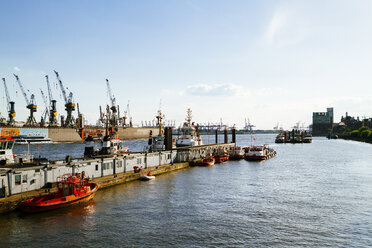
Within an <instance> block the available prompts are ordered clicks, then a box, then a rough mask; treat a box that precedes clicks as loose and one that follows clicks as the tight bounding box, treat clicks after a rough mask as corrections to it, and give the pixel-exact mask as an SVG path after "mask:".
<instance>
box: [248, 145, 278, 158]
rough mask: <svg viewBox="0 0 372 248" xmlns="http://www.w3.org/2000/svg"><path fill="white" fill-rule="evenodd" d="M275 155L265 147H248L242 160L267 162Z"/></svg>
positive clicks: (272, 150) (270, 149)
mask: <svg viewBox="0 0 372 248" xmlns="http://www.w3.org/2000/svg"><path fill="white" fill-rule="evenodd" d="M275 155H276V151H274V149H272V148H269V147H268V146H267V145H263V146H249V147H245V155H244V158H245V159H246V160H267V159H269V158H272V157H274V156H275Z"/></svg>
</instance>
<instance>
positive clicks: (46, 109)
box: [40, 89, 49, 125]
mask: <svg viewBox="0 0 372 248" xmlns="http://www.w3.org/2000/svg"><path fill="white" fill-rule="evenodd" d="M40 92H41V96H42V98H43V101H44V104H45V110H44V111H43V113H42V114H41V121H40V122H41V124H42V125H44V124H45V122H46V120H47V118H48V116H49V108H48V100H47V98H46V97H45V95H44V92H43V90H42V89H40Z"/></svg>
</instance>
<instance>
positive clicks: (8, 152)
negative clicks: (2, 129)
mask: <svg viewBox="0 0 372 248" xmlns="http://www.w3.org/2000/svg"><path fill="white" fill-rule="evenodd" d="M13 146H14V139H12V138H11V137H8V136H0V165H5V164H13V163H14V156H15V155H13Z"/></svg>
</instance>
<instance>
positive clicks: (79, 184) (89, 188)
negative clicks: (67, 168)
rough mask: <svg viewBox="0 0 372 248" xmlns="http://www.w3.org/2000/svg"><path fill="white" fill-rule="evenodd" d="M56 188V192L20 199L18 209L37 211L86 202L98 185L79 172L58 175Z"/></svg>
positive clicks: (91, 197) (27, 211)
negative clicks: (88, 180) (89, 181)
mask: <svg viewBox="0 0 372 248" xmlns="http://www.w3.org/2000/svg"><path fill="white" fill-rule="evenodd" d="M57 189H58V191H57V193H52V194H48V195H45V196H40V197H35V198H31V199H29V200H25V201H22V202H21V203H20V205H19V209H20V210H21V211H22V212H26V213H37V212H44V211H49V210H54V209H57V208H62V207H67V206H71V205H74V204H78V203H83V202H87V201H89V200H91V199H93V197H94V195H95V193H96V192H97V190H98V186H97V184H95V183H88V182H87V180H85V179H83V178H82V176H81V175H80V173H75V174H65V175H63V176H60V177H58V178H57Z"/></svg>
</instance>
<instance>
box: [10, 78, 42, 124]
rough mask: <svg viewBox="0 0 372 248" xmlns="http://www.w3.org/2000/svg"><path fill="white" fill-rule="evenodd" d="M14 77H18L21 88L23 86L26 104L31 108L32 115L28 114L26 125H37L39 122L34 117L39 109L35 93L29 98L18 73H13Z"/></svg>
mask: <svg viewBox="0 0 372 248" xmlns="http://www.w3.org/2000/svg"><path fill="white" fill-rule="evenodd" d="M13 75H14V77H15V78H16V81H17V83H18V85H19V88H21V91H22V94H23V96H24V97H25V100H26V104H27V106H26V107H27V108H28V109H29V110H30V115H29V116H28V118H27V121H26V124H25V126H31V127H32V126H36V125H37V123H36V120H35V117H34V113H35V112H36V111H37V105H36V101H35V95H34V94H31V97H30V99H28V96H27V94H26V92H25V90H24V88H23V85H22V83H21V80H19V77H18V76H17V75H16V74H13Z"/></svg>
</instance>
